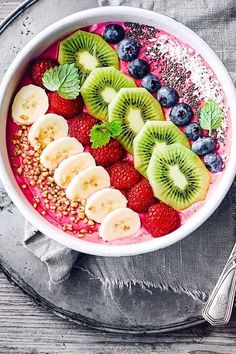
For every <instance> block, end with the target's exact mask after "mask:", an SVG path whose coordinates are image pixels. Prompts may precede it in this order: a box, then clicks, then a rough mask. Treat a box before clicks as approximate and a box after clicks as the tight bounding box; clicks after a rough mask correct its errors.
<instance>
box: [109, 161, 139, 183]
mask: <svg viewBox="0 0 236 354" xmlns="http://www.w3.org/2000/svg"><path fill="white" fill-rule="evenodd" d="M108 173H109V175H110V179H111V185H112V186H113V187H115V188H117V189H127V188H130V187H132V186H134V185H135V184H136V183H138V182H139V181H140V179H141V175H140V174H139V173H138V171H136V170H135V168H134V167H133V166H132V165H131V164H130V163H129V162H124V161H120V162H117V163H115V164H114V165H112V166H110V167H109V168H108Z"/></svg>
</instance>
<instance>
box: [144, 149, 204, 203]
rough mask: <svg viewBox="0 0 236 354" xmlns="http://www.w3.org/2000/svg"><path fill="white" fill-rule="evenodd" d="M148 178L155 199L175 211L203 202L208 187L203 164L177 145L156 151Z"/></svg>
mask: <svg viewBox="0 0 236 354" xmlns="http://www.w3.org/2000/svg"><path fill="white" fill-rule="evenodd" d="M147 175H148V179H149V182H150V184H151V186H152V189H153V193H154V195H155V197H157V198H158V199H160V200H161V201H162V202H164V203H166V204H168V205H170V206H172V207H173V208H174V209H176V210H183V209H186V208H188V207H190V206H191V205H192V204H194V203H196V202H198V201H200V200H204V199H205V197H206V193H207V190H208V188H209V183H210V174H209V171H208V170H207V168H206V167H205V165H204V163H203V162H202V160H201V159H200V158H199V157H198V155H196V154H195V153H194V152H193V151H191V150H190V149H188V148H186V147H185V146H183V145H181V144H179V143H176V144H173V145H165V146H159V147H157V148H155V150H154V151H153V154H152V157H151V160H150V162H149V165H148V169H147Z"/></svg>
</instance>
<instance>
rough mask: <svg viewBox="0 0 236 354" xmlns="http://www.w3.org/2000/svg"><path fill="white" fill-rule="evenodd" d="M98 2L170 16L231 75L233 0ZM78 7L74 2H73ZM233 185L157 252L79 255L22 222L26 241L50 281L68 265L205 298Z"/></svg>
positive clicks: (230, 234)
mask: <svg viewBox="0 0 236 354" xmlns="http://www.w3.org/2000/svg"><path fill="white" fill-rule="evenodd" d="M98 2H99V5H100V6H104V5H131V6H136V7H143V8H146V9H149V10H154V11H158V12H161V13H163V14H166V15H168V16H171V17H174V18H175V19H177V20H179V21H181V22H183V23H184V24H186V25H187V26H189V27H190V28H192V29H193V30H195V31H196V32H197V33H198V34H199V35H200V36H202V37H203V38H204V39H205V40H206V41H207V42H208V43H209V44H210V45H211V46H212V47H213V49H214V50H215V51H216V52H217V54H218V55H219V56H220V58H221V59H222V60H223V62H224V64H225V65H226V67H227V69H228V70H229V72H230V74H231V76H232V78H233V79H235V80H236V55H235V53H236V51H235V43H236V7H235V4H234V1H229V0H223V1H221V2H218V1H217V2H216V1H214V0H211V1H207V0H199V1H192V0H190V1H187V0H186V1H178V2H177V1H176V0H175V1H174V0H166V1H160V0H155V1H152V0H110V1H109V0H99V1H98ZM78 10H79V2H78ZM235 188H236V185H235V184H234V185H233V186H232V188H231V190H230V192H229V193H228V195H227V196H226V198H225V199H224V201H223V202H222V204H221V205H220V207H219V208H218V209H217V210H216V212H215V213H214V214H213V215H212V217H211V218H210V219H208V221H206V222H205V223H204V224H203V225H202V226H201V227H200V228H199V229H198V230H196V231H195V232H193V233H192V234H191V235H189V236H188V237H186V238H185V239H184V240H182V241H180V242H178V243H176V244H174V245H172V246H170V247H168V248H166V249H164V250H159V251H156V252H152V253H149V254H145V255H139V256H132V257H120V258H110V257H96V256H89V255H81V254H78V253H77V252H75V251H73V250H70V249H68V248H65V247H63V246H61V245H60V244H58V243H56V242H55V241H53V240H51V239H49V238H48V237H46V236H45V235H43V234H42V233H41V232H39V231H37V230H35V229H34V227H32V226H31V225H29V224H28V222H26V227H25V241H24V243H25V246H26V247H27V248H28V250H29V251H30V252H32V253H34V254H35V255H36V256H37V257H38V258H40V259H41V261H43V262H45V263H46V265H47V268H48V272H49V275H50V280H51V282H52V283H55V284H63V282H64V281H65V280H66V279H68V277H69V276H70V270H71V269H72V267H73V266H75V267H80V268H82V269H83V270H85V271H88V272H89V273H90V274H91V276H94V277H95V278H96V279H100V280H101V282H102V283H103V284H104V285H105V286H114V287H115V286H119V287H122V286H132V285H135V284H139V285H140V286H142V287H145V288H150V289H151V288H152V287H159V288H162V289H166V290H168V289H170V288H171V289H173V290H174V291H176V292H184V293H186V294H189V295H191V296H193V297H195V298H197V299H199V300H200V301H204V300H205V299H206V298H207V296H208V295H209V294H210V292H211V291H212V290H213V288H214V285H215V283H216V281H217V279H218V277H219V275H220V273H221V271H222V269H223V267H224V265H225V262H226V261H227V258H228V256H229V254H230V252H231V249H232V247H233V245H234V242H235V234H234V232H235V200H236V199H235V196H236V194H235V193H236V189H235Z"/></svg>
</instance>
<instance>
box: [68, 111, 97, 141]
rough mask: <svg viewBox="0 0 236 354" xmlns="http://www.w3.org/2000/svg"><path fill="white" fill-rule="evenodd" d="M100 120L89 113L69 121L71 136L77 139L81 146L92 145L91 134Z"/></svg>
mask: <svg viewBox="0 0 236 354" xmlns="http://www.w3.org/2000/svg"><path fill="white" fill-rule="evenodd" d="M95 124H98V120H97V119H96V118H94V117H92V116H90V115H89V114H87V113H82V114H80V115H78V116H75V117H74V118H72V119H70V121H69V135H70V136H73V137H75V138H77V139H78V140H79V141H80V142H81V144H83V145H87V144H89V143H90V137H89V133H90V130H91V129H92V127H93V126H94V125H95Z"/></svg>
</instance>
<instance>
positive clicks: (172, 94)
mask: <svg viewBox="0 0 236 354" xmlns="http://www.w3.org/2000/svg"><path fill="white" fill-rule="evenodd" d="M157 99H158V101H159V102H160V104H161V105H162V107H165V108H170V107H173V106H174V105H175V104H176V103H177V102H178V99H179V96H178V93H177V92H176V91H175V90H174V89H173V88H172V87H169V86H162V87H161V88H160V89H159V90H158V91H157Z"/></svg>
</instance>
